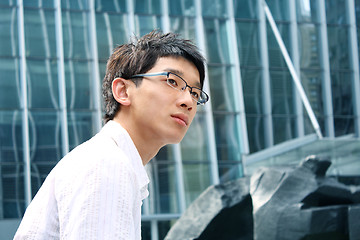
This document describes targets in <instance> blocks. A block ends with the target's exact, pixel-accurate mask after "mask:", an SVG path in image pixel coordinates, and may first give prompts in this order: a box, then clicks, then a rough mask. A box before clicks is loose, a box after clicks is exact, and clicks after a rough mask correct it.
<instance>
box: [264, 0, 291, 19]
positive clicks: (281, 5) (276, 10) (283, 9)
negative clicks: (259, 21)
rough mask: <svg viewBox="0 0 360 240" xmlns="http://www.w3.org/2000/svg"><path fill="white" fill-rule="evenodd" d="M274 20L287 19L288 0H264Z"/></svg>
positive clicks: (288, 17)
mask: <svg viewBox="0 0 360 240" xmlns="http://www.w3.org/2000/svg"><path fill="white" fill-rule="evenodd" d="M266 2H267V4H268V6H269V9H270V11H271V14H272V15H273V18H274V19H275V21H289V19H290V16H289V1H288V0H270V1H269V0H268V1H266Z"/></svg>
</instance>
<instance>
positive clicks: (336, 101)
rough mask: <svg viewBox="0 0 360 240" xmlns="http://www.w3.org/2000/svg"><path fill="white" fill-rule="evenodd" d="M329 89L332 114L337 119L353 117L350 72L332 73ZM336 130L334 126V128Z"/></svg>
mask: <svg viewBox="0 0 360 240" xmlns="http://www.w3.org/2000/svg"><path fill="white" fill-rule="evenodd" d="M331 83H332V86H331V89H332V97H333V112H334V116H337V117H345V116H346V117H349V116H352V115H353V101H352V84H351V73H350V72H332V73H331ZM335 128H336V126H335Z"/></svg>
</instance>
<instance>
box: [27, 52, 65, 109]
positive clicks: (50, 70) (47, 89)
mask: <svg viewBox="0 0 360 240" xmlns="http://www.w3.org/2000/svg"><path fill="white" fill-rule="evenodd" d="M27 66H28V72H29V75H28V99H29V101H28V106H29V108H53V109H59V88H58V79H57V74H58V73H57V62H56V61H51V60H50V59H46V60H27Z"/></svg>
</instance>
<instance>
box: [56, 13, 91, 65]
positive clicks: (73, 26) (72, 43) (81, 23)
mask: <svg viewBox="0 0 360 240" xmlns="http://www.w3.org/2000/svg"><path fill="white" fill-rule="evenodd" d="M88 22H89V21H88V16H87V13H85V12H73V11H63V12H62V23H63V40H64V41H63V44H64V58H65V59H66V58H76V59H88V58H89V57H90V50H89V47H90V43H89V39H90V38H89V33H88Z"/></svg>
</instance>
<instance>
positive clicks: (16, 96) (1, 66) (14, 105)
mask: <svg viewBox="0 0 360 240" xmlns="http://www.w3.org/2000/svg"><path fill="white" fill-rule="evenodd" d="M18 68H19V62H18V60H17V59H8V58H5V59H2V58H0V109H18V108H20V99H21V98H20V89H19V88H20V80H19V75H18V74H17V72H18V70H19V69H18Z"/></svg>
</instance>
